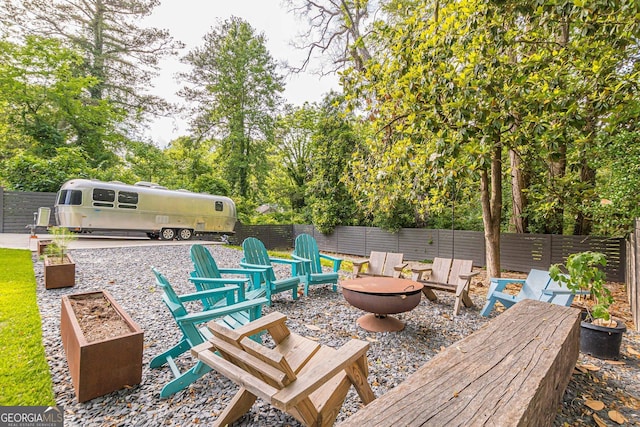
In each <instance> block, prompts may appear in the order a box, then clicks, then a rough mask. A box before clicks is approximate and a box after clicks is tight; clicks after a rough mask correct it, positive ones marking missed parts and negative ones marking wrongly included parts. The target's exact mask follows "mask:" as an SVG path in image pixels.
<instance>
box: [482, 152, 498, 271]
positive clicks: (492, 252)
mask: <svg viewBox="0 0 640 427" xmlns="http://www.w3.org/2000/svg"><path fill="white" fill-rule="evenodd" d="M501 155H502V147H501V145H500V144H499V143H497V142H496V144H495V145H494V148H493V153H492V154H491V172H490V174H491V175H490V176H489V173H488V171H487V170H486V169H483V170H482V171H481V172H480V198H481V201H482V222H483V223H484V239H485V252H486V256H487V259H486V263H487V276H488V277H500V219H501V214H502V157H501Z"/></svg>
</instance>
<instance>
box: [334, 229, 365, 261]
mask: <svg viewBox="0 0 640 427" xmlns="http://www.w3.org/2000/svg"><path fill="white" fill-rule="evenodd" d="M365 228H366V227H352V226H341V227H336V229H335V230H334V231H333V232H334V234H337V235H339V236H340V237H339V238H338V250H337V252H338V253H340V254H345V255H356V256H367V255H368V254H367V253H366V233H365V231H364V229H365Z"/></svg>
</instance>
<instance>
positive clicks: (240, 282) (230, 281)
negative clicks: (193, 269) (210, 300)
mask: <svg viewBox="0 0 640 427" xmlns="http://www.w3.org/2000/svg"><path fill="white" fill-rule="evenodd" d="M189 281H190V282H193V283H194V284H198V285H204V286H203V288H204V289H205V290H216V289H221V288H219V287H218V288H210V287H208V286H207V285H211V284H221V285H222V286H225V285H237V288H238V301H244V290H245V287H246V285H247V283H250V282H251V280H250V279H248V278H247V279H241V278H237V279H236V278H209V277H189ZM201 292H202V291H201Z"/></svg>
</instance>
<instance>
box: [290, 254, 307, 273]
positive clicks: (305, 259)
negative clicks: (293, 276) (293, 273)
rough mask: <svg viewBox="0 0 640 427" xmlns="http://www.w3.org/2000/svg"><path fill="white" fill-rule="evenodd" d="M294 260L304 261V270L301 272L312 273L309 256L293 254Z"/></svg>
mask: <svg viewBox="0 0 640 427" xmlns="http://www.w3.org/2000/svg"><path fill="white" fill-rule="evenodd" d="M291 256H292V257H293V259H294V260H296V261H300V262H301V263H302V265H301V266H302V271H301V272H300V273H301V274H307V273H311V260H310V259H307V258H302V257H301V256H298V255H294V254H291Z"/></svg>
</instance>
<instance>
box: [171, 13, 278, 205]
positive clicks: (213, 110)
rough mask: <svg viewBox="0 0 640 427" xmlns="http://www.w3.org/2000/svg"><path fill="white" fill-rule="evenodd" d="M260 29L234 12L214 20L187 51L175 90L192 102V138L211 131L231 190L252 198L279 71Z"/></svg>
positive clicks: (258, 187) (268, 140)
mask: <svg viewBox="0 0 640 427" xmlns="http://www.w3.org/2000/svg"><path fill="white" fill-rule="evenodd" d="M265 44H266V40H265V37H264V35H262V34H256V33H255V30H254V29H253V28H252V27H251V26H250V25H249V24H248V23H247V22H245V21H243V20H242V19H240V18H235V17H234V18H231V19H229V20H226V21H224V22H222V23H220V24H219V25H218V26H217V27H215V28H214V29H212V31H211V32H210V33H208V34H206V35H205V37H204V46H202V47H198V48H195V49H193V50H192V51H190V52H189V53H188V54H187V55H186V56H185V58H184V62H185V63H187V64H188V65H190V66H191V71H190V72H189V73H184V74H182V75H181V77H182V78H183V79H184V80H185V82H187V84H188V86H187V87H185V88H184V89H183V90H181V91H180V95H181V96H183V97H185V98H186V99H188V100H189V101H192V102H193V103H194V104H195V108H194V111H193V114H192V117H193V118H192V120H191V126H192V128H193V129H194V131H195V132H196V134H197V135H198V138H205V137H215V138H216V142H215V144H214V147H213V149H214V151H215V152H216V156H217V157H216V158H217V159H218V160H219V162H220V163H219V167H220V169H221V170H222V176H224V178H225V179H226V180H227V181H228V182H229V184H230V186H231V190H232V194H234V195H236V194H237V195H239V196H241V197H243V198H245V197H250V198H253V199H256V198H257V197H258V195H260V194H261V193H262V191H263V189H264V182H265V177H266V174H267V152H268V151H269V148H270V146H271V145H272V144H273V140H274V126H275V113H276V109H277V107H278V105H279V103H280V102H281V100H280V96H279V94H280V92H282V90H283V84H282V77H281V76H280V75H278V73H277V72H276V63H275V61H274V60H273V58H272V57H271V55H270V54H269V52H268V51H267V48H266V45H265Z"/></svg>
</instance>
